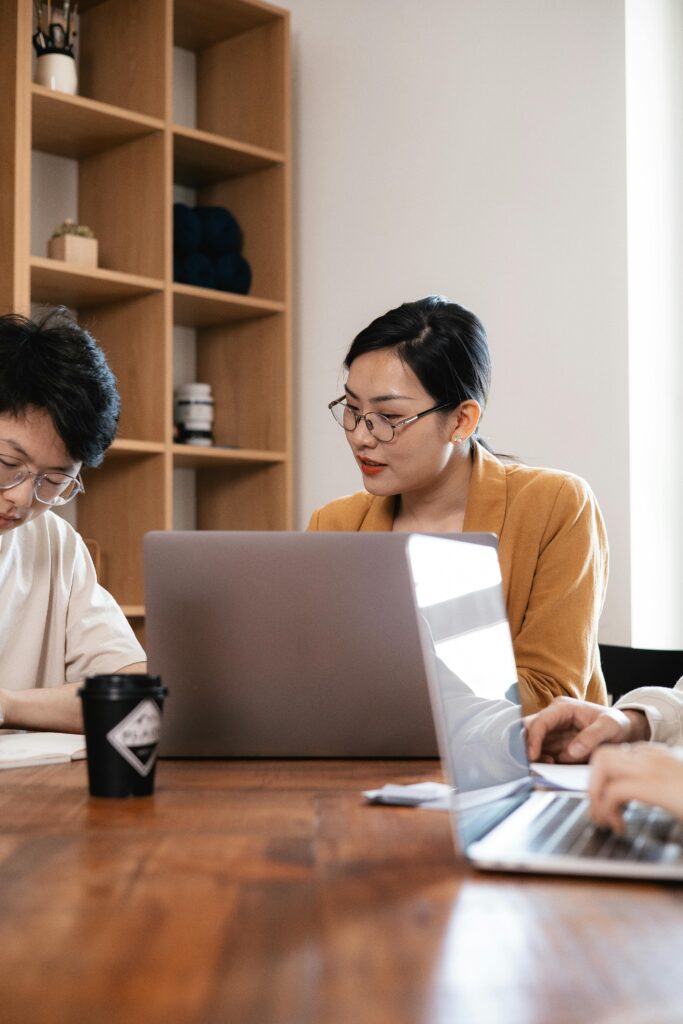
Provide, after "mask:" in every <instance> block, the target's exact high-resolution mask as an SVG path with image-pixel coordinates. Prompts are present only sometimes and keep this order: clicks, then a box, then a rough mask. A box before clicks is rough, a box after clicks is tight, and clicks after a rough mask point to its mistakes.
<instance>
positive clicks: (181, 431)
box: [173, 384, 214, 448]
mask: <svg viewBox="0 0 683 1024" xmlns="http://www.w3.org/2000/svg"><path fill="white" fill-rule="evenodd" d="M213 414H214V404H213V396H212V394H211V385H210V384H181V385H180V386H179V387H177V388H176V389H175V401H174V405H173V420H174V423H175V425H176V428H177V435H178V436H177V440H178V442H179V443H180V444H193V445H199V446H200V447H204V448H210V447H211V445H212V444H213Z"/></svg>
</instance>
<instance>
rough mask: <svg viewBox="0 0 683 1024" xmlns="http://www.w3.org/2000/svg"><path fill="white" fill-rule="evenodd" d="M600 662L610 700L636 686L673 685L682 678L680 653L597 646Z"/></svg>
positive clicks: (615, 699) (682, 659) (682, 656)
mask: <svg viewBox="0 0 683 1024" xmlns="http://www.w3.org/2000/svg"><path fill="white" fill-rule="evenodd" d="M600 661H601V662H602V671H603V672H604V674H605V682H606V683H607V692H608V694H609V695H610V696H611V697H612V700H613V701H617V700H619V698H620V697H623V696H624V694H625V693H628V692H629V691H630V690H635V689H636V687H637V686H675V685H676V683H677V682H678V680H679V679H680V678H681V676H683V651H652V650H648V649H647V648H644V647H615V646H612V644H600Z"/></svg>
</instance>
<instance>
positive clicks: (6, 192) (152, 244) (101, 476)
mask: <svg viewBox="0 0 683 1024" xmlns="http://www.w3.org/2000/svg"><path fill="white" fill-rule="evenodd" d="M6 6H7V8H8V11H7V12H6V13H5V14H3V18H4V19H5V31H4V32H3V37H2V41H1V42H0V56H1V57H2V60H1V61H0V85H1V86H2V87H3V90H2V95H3V96H4V97H6V100H5V103H4V105H3V112H2V114H1V115H0V116H1V117H2V121H3V132H2V133H0V238H1V239H2V246H1V247H0V307H2V311H3V312H6V311H10V310H14V311H19V312H28V311H29V310H30V307H31V303H36V302H37V303H41V304H48V305H56V304H64V305H67V306H69V307H70V308H72V309H73V310H74V311H75V312H76V314H77V315H78V317H79V320H80V321H81V322H82V323H83V324H84V325H85V326H87V327H88V328H89V329H91V330H92V332H93V333H94V335H95V336H96V337H97V338H98V340H99V341H100V343H101V344H102V346H103V347H104V349H105V351H106V352H107V355H108V357H109V360H110V363H111V365H112V367H113V369H114V371H115V373H116V375H117V377H118V380H119V387H120V391H121V396H122V416H121V423H120V428H119V436H118V438H117V440H116V442H115V443H114V446H113V448H112V450H111V451H110V452H109V453H108V455H107V458H106V459H105V462H104V464H103V466H102V467H100V468H98V469H96V470H91V471H86V473H85V475H84V476H85V487H86V490H85V494H84V495H83V496H82V497H81V498H79V499H78V508H77V522H78V528H79V530H80V531H81V533H83V534H84V535H85V536H87V537H90V538H93V539H95V540H96V541H97V542H98V544H99V547H100V551H101V566H102V569H101V575H102V581H103V583H104V584H105V586H107V587H108V589H110V590H111V592H112V593H113V594H114V596H115V597H116V598H117V600H118V601H119V602H120V603H121V604H122V605H123V606H124V608H125V611H126V613H127V614H128V615H129V617H130V618H131V620H132V621H133V622H134V624H135V626H136V629H138V630H140V629H141V625H142V622H143V620H144V607H143V600H144V581H143V568H142V541H143V537H144V534H145V533H146V532H147V531H148V530H159V529H171V528H172V526H173V522H174V507H173V503H174V498H173V495H174V486H173V482H174V473H175V472H176V471H177V470H181V471H187V470H190V471H191V472H192V473H193V474H194V478H195V481H194V492H195V493H194V504H195V507H196V526H197V528H199V529H274V530H279V529H289V528H291V526H292V507H291V317H290V314H291V256H290V248H291V241H290V239H291V226H290V221H291V208H290V192H291V179H290V141H289V140H290V91H289V74H290V64H289V16H288V13H287V12H286V11H284V10H282V9H280V8H277V7H274V6H271V5H269V4H266V3H261V2H259V0H144V3H141V2H140V0H81V2H80V4H79V9H80V11H81V15H80V28H79V47H80V53H79V95H78V96H68V95H66V94H62V93H58V92H52V91H50V90H48V89H45V88H44V87H42V86H38V85H35V84H33V83H32V81H31V74H32V55H31V35H32V30H33V26H32V10H31V9H32V5H31V4H30V3H28V2H26V0H9V2H8V4H7V5H6ZM114 38H115V39H116V40H117V45H116V46H115V47H114V46H111V45H110V44H111V40H112V39H114ZM174 47H180V48H181V49H184V50H189V51H192V53H193V54H194V66H195V67H196V81H195V83H194V84H195V87H196V123H195V124H194V125H193V126H191V127H189V126H187V125H182V124H176V123H174V117H173V90H174V87H175V85H176V83H174V80H173V50H174ZM32 151H38V152H40V153H47V154H51V155H53V156H59V157H65V158H68V159H69V160H73V161H76V163H77V174H78V208H77V210H74V216H76V217H77V218H78V219H79V220H80V221H83V222H84V223H87V224H88V225H89V226H90V227H92V228H93V230H94V231H95V234H96V235H97V237H98V240H99V249H100V257H99V266H98V267H97V268H96V269H94V268H86V267H79V266H75V265H70V264H66V263H63V262H59V261H56V260H51V259H48V258H46V257H45V255H44V252H33V253H32V252H31V244H30V218H31V211H32V209H35V207H36V203H38V202H39V201H40V197H38V196H35V195H32V194H31V173H30V168H31V156H32ZM174 186H178V187H182V188H184V189H188V188H190V189H192V190H194V194H195V195H196V201H197V204H198V205H207V204H214V203H215V204H220V205H223V206H227V207H228V208H229V209H230V210H231V211H232V212H233V213H234V215H235V216H236V217H237V219H238V221H239V222H240V224H241V226H242V229H243V232H244V254H245V256H246V258H247V259H248V260H249V262H250V264H251V266H252V273H253V280H252V287H251V290H250V294H249V295H247V296H244V295H233V294H227V293H224V292H219V291H214V290H207V289H203V288H194V287H189V286H186V285H181V284H175V283H174V282H173V279H172V275H173V259H172V248H173V239H172V204H173V195H174ZM174 327H182V328H185V329H187V328H191V329H192V330H193V331H194V332H196V334H195V337H196V379H197V380H203V381H207V382H209V383H211V385H212V389H213V394H214V399H215V406H216V419H215V424H214V434H215V440H216V447H214V448H208V449H202V448H190V447H188V446H184V445H178V444H175V443H174V440H173V424H172V391H173V357H174V352H173V345H174V341H173V338H174Z"/></svg>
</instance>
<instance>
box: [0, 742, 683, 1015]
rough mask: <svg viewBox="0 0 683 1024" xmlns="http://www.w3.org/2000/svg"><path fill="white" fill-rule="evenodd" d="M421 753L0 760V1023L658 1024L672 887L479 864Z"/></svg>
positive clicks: (672, 931)
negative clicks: (400, 802)
mask: <svg viewBox="0 0 683 1024" xmlns="http://www.w3.org/2000/svg"><path fill="white" fill-rule="evenodd" d="M438 777H439V773H438V768H437V765H436V763H435V762H424V761H422V762H391V761H372V762H368V761H366V762H358V761H355V762H354V761H346V762H342V761H307V762H306V761H285V762H273V761H256V762H217V761H212V762H190V761H186V762H183V761H165V762H162V763H161V764H160V766H159V770H158V778H157V792H156V794H155V796H154V797H151V798H146V799H140V800H129V801H105V800H93V799H90V798H89V797H88V795H87V788H86V775H85V766H84V764H83V763H74V764H68V765H57V766H52V767H41V768H31V769H15V770H11V771H4V772H2V774H1V776H0V812H1V813H0V822H1V824H0V1021H2V1024H99V1022H105V1021H106V1022H111V1024H138V1022H140V1024H142V1022H145V1024H161V1022H163V1024H422V1022H428V1024H454V1022H455V1024H470V1022H474V1024H478V1022H489V1021H490V1022H496V1024H498V1022H502V1024H570V1022H571V1024H575V1022H591V1024H596V1022H597V1024H653V1022H657V1024H664V1022H666V1024H673V1022H680V1021H683V970H682V969H681V967H680V961H681V954H682V952H683V900H682V898H681V897H682V894H683V888H681V887H680V886H665V885H655V884H634V883H619V882H604V881H593V880H566V879H564V880H563V879H553V878H543V877H531V876H528V877H523V876H512V875H508V876H504V875H485V874H477V873H475V872H472V871H471V870H469V869H467V868H466V867H465V866H464V865H462V864H461V863H459V862H458V861H457V860H456V858H455V856H454V852H453V846H452V842H451V836H450V832H449V826H448V819H447V815H445V814H443V813H438V812H436V811H424V810H415V809H408V808H391V807H378V806H368V805H366V804H364V802H363V800H362V798H361V795H360V791H361V790H362V789H364V788H368V787H374V786H377V785H381V784H383V783H384V782H390V781H392V782H414V781H422V780H426V779H434V778H438Z"/></svg>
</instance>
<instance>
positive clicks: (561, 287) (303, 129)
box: [288, 0, 630, 643]
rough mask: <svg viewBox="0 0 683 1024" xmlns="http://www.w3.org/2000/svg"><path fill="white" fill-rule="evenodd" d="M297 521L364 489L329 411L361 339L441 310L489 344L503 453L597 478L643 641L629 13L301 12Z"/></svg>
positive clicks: (518, 6) (409, 5)
mask: <svg viewBox="0 0 683 1024" xmlns="http://www.w3.org/2000/svg"><path fill="white" fill-rule="evenodd" d="M288 6H289V7H290V9H291V11H292V27H293V40H294V88H295V93H294V100H295V111H294V114H295V117H294V152H295V160H296V174H295V207H294V224H295V287H296V295H295V314H296V319H295V336H296V337H297V339H298V341H297V345H298V348H297V359H298V366H297V373H296V375H295V379H296V380H297V381H298V388H297V394H296V403H295V404H296V408H297V411H298V422H297V438H298V442H297V458H298V475H297V504H298V521H299V525H304V524H305V522H306V521H307V518H308V515H309V514H310V512H311V510H312V509H313V508H315V507H316V506H318V505H320V504H322V503H323V502H325V501H328V500H330V499H331V498H333V497H336V496H338V495H340V494H343V493H347V492H349V491H353V490H359V489H360V488H361V487H362V483H361V481H360V479H359V478H358V474H357V471H356V468H355V466H354V464H353V462H352V460H351V458H350V456H349V455H348V454H347V450H346V445H345V441H344V438H343V435H342V432H341V430H340V429H339V428H338V427H337V426H336V425H335V424H334V422H333V421H332V419H331V417H330V416H329V413H328V412H327V410H326V408H325V405H326V403H327V401H329V400H330V399H332V398H334V397H336V396H337V394H338V393H339V390H340V389H339V382H340V380H341V376H340V364H341V362H342V359H343V355H344V352H345V350H346V348H347V346H348V344H349V342H350V340H351V339H352V337H353V335H354V334H355V333H356V332H357V331H358V330H359V329H360V328H361V327H363V326H365V324H366V323H367V322H369V320H370V319H372V318H373V317H374V316H376V315H378V314H379V313H381V312H383V311H384V310H386V309H388V308H389V307H391V306H394V305H396V304H398V303H399V302H401V301H404V300H406V299H413V298H418V297H419V296H421V295H424V294H426V293H429V292H442V293H444V294H447V295H449V296H450V297H451V298H453V299H455V300H456V301H458V302H461V303H462V304H463V305H466V306H469V307H470V308H471V309H473V310H474V311H475V312H476V313H477V314H478V315H479V316H480V317H481V318H482V320H483V321H484V323H485V325H486V327H487V330H488V332H489V339H490V343H491V349H492V354H493V364H494V385H493V391H492V397H491V402H490V405H489V409H488V412H487V415H486V417H485V420H484V434H485V436H487V437H488V439H489V440H491V441H492V442H493V444H494V446H496V447H497V449H498V450H501V451H505V452H513V453H515V454H517V455H519V456H520V457H521V458H523V459H524V460H526V461H528V462H530V463H535V464H539V465H550V466H556V467H559V468H563V469H568V470H571V471H573V472H576V473H579V474H580V475H582V476H584V477H585V478H587V479H588V480H589V482H590V483H591V484H592V486H593V488H594V489H595V491H596V493H597V495H598V498H599V501H600V503H601V505H602V508H603V511H604V513H605V517H606V520H607V525H608V531H609V536H610V543H611V551H612V572H611V584H610V592H609V597H608V606H607V608H606V610H605V613H604V616H603V638H604V639H606V640H611V641H612V642H621V643H626V642H628V641H629V631H630V623H629V617H630V595H629V579H630V564H629V563H630V559H629V515H628V508H629V464H628V365H627V292H626V190H625V174H626V167H625V147H626V141H625V71H624V3H623V0H599V2H596V0H514V2H511V0H428V2H421V3H416V2H414V0H372V2H368V0H346V2H345V3H343V4H338V3H336V2H332V0H288Z"/></svg>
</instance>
